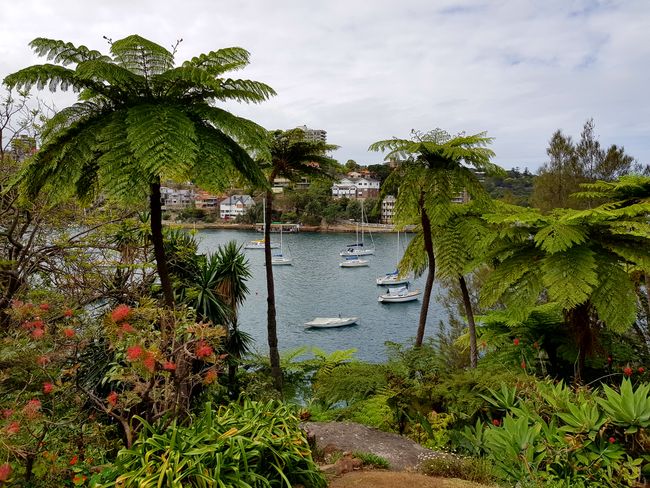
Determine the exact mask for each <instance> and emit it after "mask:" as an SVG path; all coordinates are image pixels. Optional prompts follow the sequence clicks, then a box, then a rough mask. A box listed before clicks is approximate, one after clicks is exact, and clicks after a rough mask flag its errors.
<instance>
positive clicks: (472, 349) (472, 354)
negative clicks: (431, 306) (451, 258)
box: [458, 275, 478, 368]
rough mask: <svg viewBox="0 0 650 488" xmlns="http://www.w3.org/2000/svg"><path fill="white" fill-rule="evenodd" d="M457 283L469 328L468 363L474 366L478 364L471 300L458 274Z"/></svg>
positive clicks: (463, 280)
mask: <svg viewBox="0 0 650 488" xmlns="http://www.w3.org/2000/svg"><path fill="white" fill-rule="evenodd" d="M458 283H459V284H460V291H461V292H462V294H463V305H464V306H465V315H467V327H468V329H469V365H470V366H471V367H472V368H476V366H477V364H478V349H477V348H476V322H474V311H473V310H472V302H471V300H470V299H469V291H467V283H466V282H465V277H464V276H463V275H460V276H458Z"/></svg>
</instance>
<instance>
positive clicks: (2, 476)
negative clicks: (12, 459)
mask: <svg viewBox="0 0 650 488" xmlns="http://www.w3.org/2000/svg"><path fill="white" fill-rule="evenodd" d="M9 476H11V465H10V464H9V463H4V464H2V465H0V481H7V480H8V479H9Z"/></svg>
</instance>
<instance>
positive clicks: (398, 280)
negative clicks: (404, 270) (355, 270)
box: [375, 271, 409, 285]
mask: <svg viewBox="0 0 650 488" xmlns="http://www.w3.org/2000/svg"><path fill="white" fill-rule="evenodd" d="M375 281H376V282H377V284H378V285H405V284H406V283H408V282H409V278H408V276H400V275H399V273H398V272H397V271H393V272H392V273H388V274H386V275H385V276H382V277H381V278H377V279H376V280H375Z"/></svg>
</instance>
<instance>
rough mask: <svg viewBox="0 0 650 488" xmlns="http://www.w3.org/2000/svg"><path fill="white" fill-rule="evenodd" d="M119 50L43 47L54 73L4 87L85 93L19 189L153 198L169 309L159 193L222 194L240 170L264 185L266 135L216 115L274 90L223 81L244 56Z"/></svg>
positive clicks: (113, 45) (39, 50) (12, 78)
mask: <svg viewBox="0 0 650 488" xmlns="http://www.w3.org/2000/svg"><path fill="white" fill-rule="evenodd" d="M109 42H110V54H109V55H103V54H101V53H100V52H98V51H94V50H90V49H88V48H87V47H85V46H74V45H73V44H71V43H67V42H63V41H57V40H52V39H44V38H38V39H35V40H33V41H32V42H31V44H30V45H31V47H32V48H33V49H34V51H35V52H36V54H38V55H39V56H43V57H46V58H47V59H48V60H49V61H53V62H54V63H55V64H50V63H48V64H41V65H35V66H30V67H28V68H25V69H22V70H20V71H18V72H16V73H13V74H11V75H9V76H7V77H6V78H5V79H4V82H5V84H6V85H7V86H8V87H10V88H23V89H27V90H29V89H31V88H32V87H33V86H36V88H38V89H43V88H44V87H46V86H47V87H48V88H49V89H50V90H52V91H55V90H57V89H61V90H67V89H69V88H72V89H73V90H74V91H76V92H79V98H78V102H77V103H75V104H74V105H72V106H70V107H67V108H64V109H63V110H61V111H60V112H58V113H57V114H56V115H55V116H54V117H53V118H52V119H51V120H50V121H49V122H48V124H47V126H46V128H45V132H44V134H43V142H42V146H41V148H40V150H39V151H38V153H37V154H36V156H35V157H34V158H33V159H32V160H31V161H30V162H29V164H28V165H27V166H26V167H25V168H24V171H23V172H22V174H21V177H20V184H21V185H22V187H23V189H24V190H25V191H26V195H27V196H28V197H33V196H34V195H36V194H38V193H41V192H47V193H48V194H50V195H52V196H53V197H55V198H56V199H57V200H62V199H64V198H67V197H70V196H72V195H77V196H78V197H80V198H82V199H85V200H91V199H93V198H94V197H96V196H97V195H98V194H99V192H100V191H102V192H104V193H105V194H107V195H109V196H117V197H120V198H123V199H126V200H128V199H142V198H144V197H145V196H148V197H149V205H150V208H151V233H152V240H153V244H154V251H155V257H156V264H157V269H158V273H159V275H160V281H161V285H162V289H163V295H164V298H165V303H166V304H167V306H170V307H171V306H173V304H174V297H173V291H172V286H171V282H170V279H169V274H168V271H167V266H166V261H165V253H164V249H163V245H162V224H161V213H162V212H161V200H160V183H161V181H165V180H168V179H171V180H177V181H194V182H195V183H197V184H198V185H200V186H201V187H203V188H206V189H212V190H219V189H220V188H222V187H223V186H224V185H225V183H226V182H227V176H228V175H229V171H231V170H232V169H233V168H234V169H236V170H238V171H239V172H241V173H242V174H243V175H245V176H246V177H247V178H248V179H250V180H251V181H253V182H254V183H256V184H263V182H264V179H263V175H262V173H261V171H260V169H259V167H258V166H257V165H256V164H255V162H254V160H253V158H252V157H251V155H255V156H257V155H259V154H260V153H261V154H263V153H264V151H265V131H264V130H263V129H262V128H261V127H259V126H258V125H256V124H254V123H253V122H251V121H249V120H246V119H243V118H240V117H237V116H235V115H233V114H231V113H229V112H228V111H225V110H223V109H221V108H218V107H216V106H215V103H216V102H223V101H229V100H237V101H241V102H252V103H257V102H261V101H263V100H266V99H267V98H268V97H270V96H272V95H274V91H273V90H272V89H271V88H270V87H269V86H267V85H265V84H263V83H259V82H255V81H250V80H240V79H231V78H226V77H225V76H224V75H225V74H226V73H227V72H229V71H233V70H238V69H242V68H244V67H245V66H246V65H247V64H248V58H249V53H248V52H247V51H246V50H244V49H241V48H238V47H231V48H226V49H219V50H217V51H211V52H209V53H207V54H201V55H199V56H197V57H194V58H192V59H191V60H188V61H185V62H183V63H182V64H181V65H180V66H176V64H175V59H174V52H170V51H169V50H167V49H165V48H163V47H162V46H160V45H158V44H156V43H154V42H151V41H149V40H147V39H144V38H142V37H140V36H137V35H131V36H128V37H125V38H124V39H119V40H117V41H114V42H112V41H109Z"/></svg>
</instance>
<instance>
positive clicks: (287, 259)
mask: <svg viewBox="0 0 650 488" xmlns="http://www.w3.org/2000/svg"><path fill="white" fill-rule="evenodd" d="M292 261H293V259H292V258H291V256H285V255H284V245H283V243H282V224H280V252H279V253H276V254H274V255H273V256H271V264H272V265H273V266H290V265H291V264H292Z"/></svg>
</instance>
